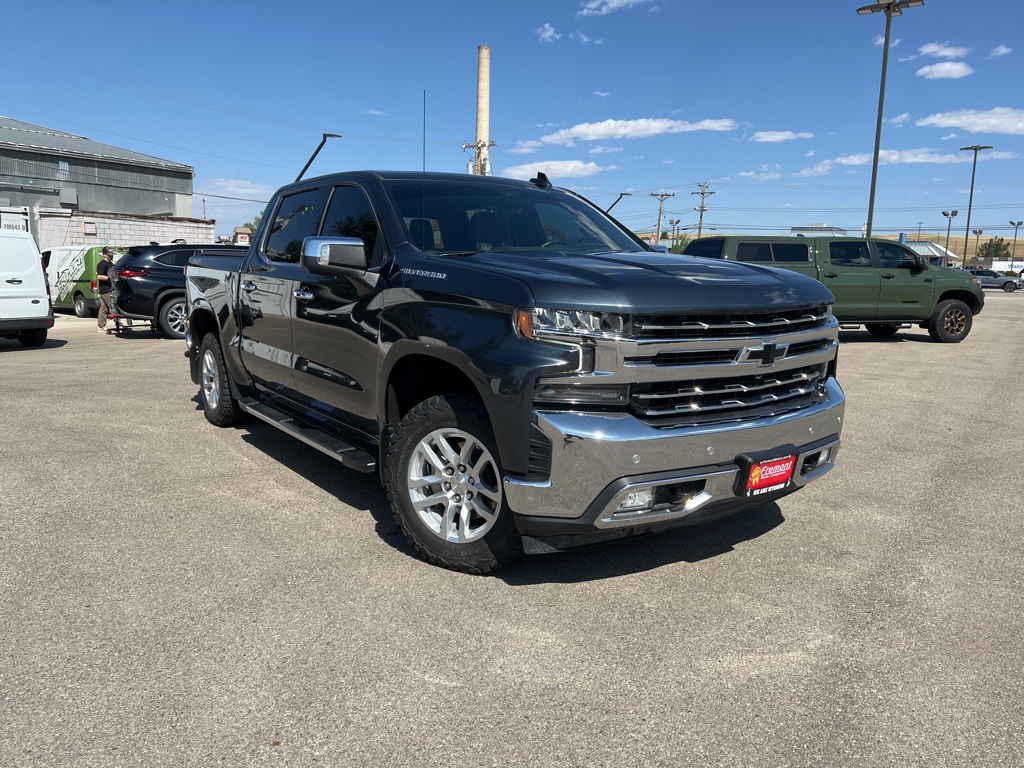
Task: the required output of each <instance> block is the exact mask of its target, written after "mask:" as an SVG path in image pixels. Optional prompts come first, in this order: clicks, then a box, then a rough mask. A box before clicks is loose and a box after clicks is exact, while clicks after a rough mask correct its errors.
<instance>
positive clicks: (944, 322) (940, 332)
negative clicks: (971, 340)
mask: <svg viewBox="0 0 1024 768" xmlns="http://www.w3.org/2000/svg"><path fill="white" fill-rule="evenodd" d="M973 320H974V317H973V316H972V315H971V310H970V308H969V307H968V306H967V305H966V304H964V303H963V302H962V301H958V300H957V299H947V300H946V301H940V302H939V304H938V306H936V307H935V313H934V314H933V315H932V317H931V320H929V321H928V335H929V336H931V337H932V339H933V340H935V341H938V342H942V343H943V344H959V343H960V342H961V341H963V340H964V339H966V338H967V334H968V333H970V332H971V323H972V322H973Z"/></svg>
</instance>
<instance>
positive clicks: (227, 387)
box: [199, 333, 240, 427]
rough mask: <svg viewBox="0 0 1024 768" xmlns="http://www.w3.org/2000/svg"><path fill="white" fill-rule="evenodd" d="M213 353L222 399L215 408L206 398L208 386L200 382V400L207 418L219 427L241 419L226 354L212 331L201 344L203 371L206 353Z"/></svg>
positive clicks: (200, 358)
mask: <svg viewBox="0 0 1024 768" xmlns="http://www.w3.org/2000/svg"><path fill="white" fill-rule="evenodd" d="M207 352H210V353H212V355H213V362H214V364H215V365H216V366H217V388H218V390H219V391H220V400H219V401H218V403H217V407H216V408H214V407H212V406H211V405H210V403H209V402H208V401H207V399H206V388H205V387H204V386H203V385H202V382H200V385H199V401H200V403H201V404H202V406H203V413H204V414H205V415H206V420H207V421H209V422H210V423H211V424H215V425H217V426H219V427H224V426H229V425H231V424H236V423H237V422H238V421H239V418H240V413H239V408H238V405H237V404H236V403H235V402H234V401H233V399H232V397H231V384H230V382H229V381H228V372H227V369H226V367H225V365H224V354H223V353H222V352H221V348H220V342H218V341H217V339H216V337H214V335H213V334H212V333H208V334H206V336H204V337H203V343H202V344H201V345H200V346H199V366H200V371H202V366H203V360H204V359H205V357H206V353H207Z"/></svg>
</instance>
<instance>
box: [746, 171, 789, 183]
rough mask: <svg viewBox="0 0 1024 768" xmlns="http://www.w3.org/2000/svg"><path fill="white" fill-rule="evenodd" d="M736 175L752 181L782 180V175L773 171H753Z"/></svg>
mask: <svg viewBox="0 0 1024 768" xmlns="http://www.w3.org/2000/svg"><path fill="white" fill-rule="evenodd" d="M736 175H737V176H742V177H743V178H745V179H753V180H754V181H770V180H771V179H779V178H782V174H781V173H777V172H775V171H758V172H756V173H755V172H754V171H740V172H739V173H737V174H736Z"/></svg>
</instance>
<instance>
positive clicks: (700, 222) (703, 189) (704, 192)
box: [690, 181, 715, 237]
mask: <svg viewBox="0 0 1024 768" xmlns="http://www.w3.org/2000/svg"><path fill="white" fill-rule="evenodd" d="M697 186H698V187H700V192H691V193H690V194H691V195H700V207H699V208H694V209H693V210H695V211H697V213H699V214H700V217H699V218H698V219H697V237H700V233H701V231H702V230H703V229H704V212H705V211H707V209H708V208H707V206H706V205H704V198H705V197H707V196H708V195H713V194H715V193H714V192H708V187H709V186H710V184H709V183H708V182H706V181H702V182H701V183H700V184H698V185H697Z"/></svg>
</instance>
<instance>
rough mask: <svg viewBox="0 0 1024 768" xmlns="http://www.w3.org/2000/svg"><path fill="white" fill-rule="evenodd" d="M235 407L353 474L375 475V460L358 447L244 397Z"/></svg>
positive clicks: (269, 406)
mask: <svg viewBox="0 0 1024 768" xmlns="http://www.w3.org/2000/svg"><path fill="white" fill-rule="evenodd" d="M239 404H240V405H241V406H242V410H244V411H245V412H246V413H251V414H252V415H253V416H255V417H256V418H258V419H262V420H263V421H265V422H267V423H268V424H272V425H273V426H275V427H277V428H278V429H280V430H283V431H285V432H287V433H288V434H290V435H292V436H293V437H297V438H298V439H299V440H301V441H302V442H304V443H305V444H306V445H310V446H312V447H313V448H316V449H317V450H318V451H322V452H323V453H326V454H327V455H328V456H330V457H331V458H334V459H337V460H338V461H340V462H341V463H342V464H344V465H345V466H346V467H348V468H349V469H354V470H356V471H357V472H375V471H376V470H377V459H375V458H374V457H373V456H371V455H370V454H369V453H367V452H366V451H364V450H363V449H362V448H357V447H356V446H354V445H352V444H351V443H346V442H345V441H344V440H339V439H338V438H337V437H335V436H334V435H329V434H327V433H326V432H324V431H323V430H320V429H317V428H316V427H311V426H307V425H306V424H303V423H302V422H299V421H296V420H295V419H293V418H292V417H291V416H289V415H288V414H287V413H285V412H284V411H279V410H278V409H277V408H274V407H273V406H271V405H267V404H266V403H261V402H259V401H257V400H253V399H252V398H248V397H247V398H245V399H244V400H242V401H241V402H240V403H239Z"/></svg>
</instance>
